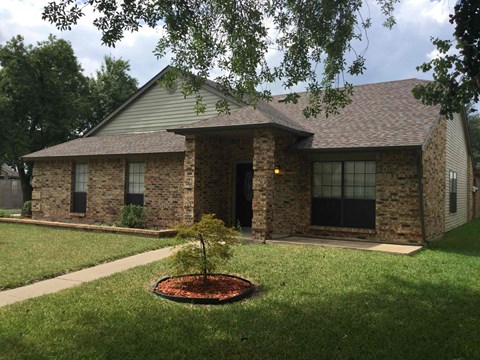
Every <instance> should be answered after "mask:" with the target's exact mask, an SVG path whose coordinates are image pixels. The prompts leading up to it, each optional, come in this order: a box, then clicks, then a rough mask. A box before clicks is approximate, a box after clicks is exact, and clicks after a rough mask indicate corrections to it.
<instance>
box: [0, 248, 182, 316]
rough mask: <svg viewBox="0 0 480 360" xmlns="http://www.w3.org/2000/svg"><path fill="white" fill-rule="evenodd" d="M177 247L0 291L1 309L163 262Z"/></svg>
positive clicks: (148, 252) (149, 252) (145, 253)
mask: <svg viewBox="0 0 480 360" xmlns="http://www.w3.org/2000/svg"><path fill="white" fill-rule="evenodd" d="M176 248H177V247H175V246H170V247H166V248H162V249H157V250H152V251H147V252H144V253H141V254H137V255H133V256H129V257H126V258H123V259H119V260H115V261H112V262H108V263H105V264H101V265H97V266H93V267H90V268H86V269H83V270H79V271H75V272H72V273H68V274H64V275H60V276H58V277H56V278H53V279H48V280H43V281H39V282H36V283H34V284H30V285H26V286H22V287H19V288H15V289H10V290H5V291H0V307H2V306H6V305H9V304H13V303H16V302H19V301H23V300H26V299H31V298H35V297H38V296H42V295H46V294H51V293H55V292H58V291H60V290H63V289H68V288H70V287H73V286H76V285H80V284H82V283H84V282H88V281H93V280H96V279H100V278H103V277H106V276H110V275H112V274H115V273H118V272H121V271H125V270H128V269H131V268H134V267H137V266H141V265H146V264H149V263H151V262H154V261H158V260H162V259H165V258H167V257H169V256H170V255H172V254H174V253H175V252H176Z"/></svg>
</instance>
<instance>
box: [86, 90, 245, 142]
mask: <svg viewBox="0 0 480 360" xmlns="http://www.w3.org/2000/svg"><path fill="white" fill-rule="evenodd" d="M200 95H201V96H202V97H203V102H204V104H205V105H206V106H207V108H206V110H205V113H203V114H199V115H197V114H196V112H195V110H194V106H195V96H189V97H187V98H184V96H183V95H182V93H181V86H180V84H179V85H178V89H177V91H176V92H175V93H173V94H170V93H168V92H167V91H166V90H165V89H164V88H163V87H161V86H159V85H157V84H155V85H153V86H152V87H151V88H150V89H148V90H147V91H145V92H144V93H143V94H142V95H140V96H139V97H138V98H137V99H136V100H134V101H133V102H132V103H131V104H130V105H128V106H127V107H126V108H125V109H124V110H122V111H121V112H120V113H118V114H117V115H116V116H115V117H114V118H113V119H111V120H110V121H108V122H107V123H106V124H105V125H104V126H102V127H101V128H100V129H98V130H97V131H96V132H95V133H93V134H92V136H104V135H117V134H128V133H138V132H151V131H158V130H165V129H171V128H175V127H180V126H182V125H185V124H189V123H193V122H195V121H198V120H201V119H206V118H210V117H212V116H215V115H217V114H218V112H217V110H216V109H215V104H216V103H217V101H218V100H220V99H221V98H220V97H219V96H218V95H215V94H214V93H212V92H210V91H207V90H204V89H202V90H200ZM238 108H239V106H238V105H235V104H233V103H230V109H231V110H232V111H234V110H236V109H238Z"/></svg>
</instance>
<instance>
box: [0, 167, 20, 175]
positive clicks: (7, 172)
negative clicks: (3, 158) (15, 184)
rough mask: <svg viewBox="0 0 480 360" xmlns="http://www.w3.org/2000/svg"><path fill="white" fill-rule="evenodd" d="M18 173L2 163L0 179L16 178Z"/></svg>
mask: <svg viewBox="0 0 480 360" xmlns="http://www.w3.org/2000/svg"><path fill="white" fill-rule="evenodd" d="M18 178H19V176H18V173H17V172H16V171H15V170H13V169H12V168H11V167H10V166H8V165H7V164H2V168H1V171H0V179H18Z"/></svg>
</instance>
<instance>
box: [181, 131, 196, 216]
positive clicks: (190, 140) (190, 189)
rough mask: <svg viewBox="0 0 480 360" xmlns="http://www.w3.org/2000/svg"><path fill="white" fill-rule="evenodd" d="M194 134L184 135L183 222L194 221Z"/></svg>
mask: <svg viewBox="0 0 480 360" xmlns="http://www.w3.org/2000/svg"><path fill="white" fill-rule="evenodd" d="M195 158H196V156H195V136H193V135H192V136H190V135H187V136H186V137H185V160H184V163H183V172H184V177H183V222H184V223H186V224H193V222H194V221H195Z"/></svg>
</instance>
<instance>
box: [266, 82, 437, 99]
mask: <svg viewBox="0 0 480 360" xmlns="http://www.w3.org/2000/svg"><path fill="white" fill-rule="evenodd" d="M412 80H416V81H422V82H432V81H433V80H425V79H420V78H408V79H400V80H386V81H380V82H374V83H368V84H359V85H353V88H359V87H364V86H375V85H382V84H389V83H398V82H404V81H412ZM340 89H341V88H340ZM295 93H297V94H306V93H308V90H307V91H295ZM288 94H290V93H281V94H277V95H272V98H275V97H281V96H287V95H288Z"/></svg>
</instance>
